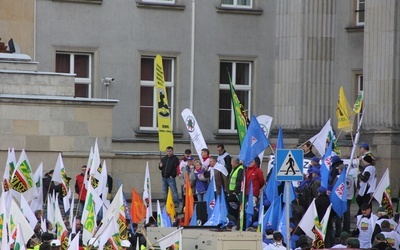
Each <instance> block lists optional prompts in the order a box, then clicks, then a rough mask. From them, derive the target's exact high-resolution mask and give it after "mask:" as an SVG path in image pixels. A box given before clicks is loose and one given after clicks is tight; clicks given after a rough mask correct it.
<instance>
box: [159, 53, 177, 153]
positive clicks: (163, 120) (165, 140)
mask: <svg viewBox="0 0 400 250" xmlns="http://www.w3.org/2000/svg"><path fill="white" fill-rule="evenodd" d="M155 78H156V79H155V80H156V95H157V104H158V107H157V122H158V139H159V145H160V151H164V150H166V148H167V147H168V146H171V147H173V144H174V137H173V135H172V127H171V112H170V110H169V105H168V98H167V91H166V88H165V81H164V70H163V63H162V57H161V56H160V55H157V56H156V76H155Z"/></svg>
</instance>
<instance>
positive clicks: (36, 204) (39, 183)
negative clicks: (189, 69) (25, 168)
mask: <svg viewBox="0 0 400 250" xmlns="http://www.w3.org/2000/svg"><path fill="white" fill-rule="evenodd" d="M33 181H34V182H35V184H36V185H35V186H36V194H35V196H34V197H33V200H32V202H31V209H32V211H36V210H42V209H43V163H40V164H39V166H38V168H37V169H36V171H35V173H34V174H33Z"/></svg>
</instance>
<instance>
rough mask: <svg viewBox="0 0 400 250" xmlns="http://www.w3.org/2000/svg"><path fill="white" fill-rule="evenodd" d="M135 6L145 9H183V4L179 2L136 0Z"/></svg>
mask: <svg viewBox="0 0 400 250" xmlns="http://www.w3.org/2000/svg"><path fill="white" fill-rule="evenodd" d="M136 6H137V7H138V8H147V9H164V10H184V9H185V5H181V4H166V3H165V4H163V3H145V2H142V1H137V2H136Z"/></svg>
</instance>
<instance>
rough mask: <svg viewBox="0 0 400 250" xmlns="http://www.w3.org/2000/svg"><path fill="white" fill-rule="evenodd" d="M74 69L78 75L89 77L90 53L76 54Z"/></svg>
mask: <svg viewBox="0 0 400 250" xmlns="http://www.w3.org/2000/svg"><path fill="white" fill-rule="evenodd" d="M74 70H75V72H74V73H75V74H76V77H82V78H89V55H75V58H74Z"/></svg>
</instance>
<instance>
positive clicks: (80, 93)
mask: <svg viewBox="0 0 400 250" xmlns="http://www.w3.org/2000/svg"><path fill="white" fill-rule="evenodd" d="M88 96H89V85H88V84H79V83H75V97H88Z"/></svg>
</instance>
